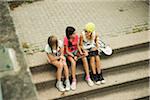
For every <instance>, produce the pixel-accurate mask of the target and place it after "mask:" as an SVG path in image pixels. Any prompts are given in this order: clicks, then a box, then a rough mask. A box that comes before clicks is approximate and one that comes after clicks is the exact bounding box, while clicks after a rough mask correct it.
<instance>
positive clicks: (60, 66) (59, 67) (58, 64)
mask: <svg viewBox="0 0 150 100" xmlns="http://www.w3.org/2000/svg"><path fill="white" fill-rule="evenodd" d="M52 64H53V65H54V66H56V67H57V72H56V79H57V80H58V81H60V80H61V76H62V70H63V63H62V62H61V61H54V62H52Z"/></svg>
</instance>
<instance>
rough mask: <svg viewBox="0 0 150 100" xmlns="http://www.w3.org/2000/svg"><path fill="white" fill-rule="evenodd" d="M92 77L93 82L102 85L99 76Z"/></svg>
mask: <svg viewBox="0 0 150 100" xmlns="http://www.w3.org/2000/svg"><path fill="white" fill-rule="evenodd" d="M92 76H93V80H94V82H95V84H96V85H99V84H100V80H99V78H98V76H97V74H93V75H92Z"/></svg>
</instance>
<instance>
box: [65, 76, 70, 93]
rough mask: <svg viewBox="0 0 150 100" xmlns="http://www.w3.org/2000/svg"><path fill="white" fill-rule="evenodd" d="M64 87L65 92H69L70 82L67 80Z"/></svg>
mask: <svg viewBox="0 0 150 100" xmlns="http://www.w3.org/2000/svg"><path fill="white" fill-rule="evenodd" d="M65 85H66V90H67V91H69V90H70V81H69V79H67V80H66V81H65Z"/></svg>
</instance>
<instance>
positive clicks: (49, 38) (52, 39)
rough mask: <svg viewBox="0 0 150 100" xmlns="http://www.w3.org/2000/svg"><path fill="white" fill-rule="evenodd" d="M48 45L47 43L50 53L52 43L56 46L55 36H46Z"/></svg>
mask: <svg viewBox="0 0 150 100" xmlns="http://www.w3.org/2000/svg"><path fill="white" fill-rule="evenodd" d="M47 42H48V45H49V47H50V48H51V51H52V53H53V48H52V46H53V45H56V48H57V47H58V40H57V38H56V37H55V36H53V35H52V36H50V37H48V41H47Z"/></svg>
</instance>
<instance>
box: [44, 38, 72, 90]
mask: <svg viewBox="0 0 150 100" xmlns="http://www.w3.org/2000/svg"><path fill="white" fill-rule="evenodd" d="M45 51H46V53H47V56H48V60H49V63H50V64H52V65H54V66H55V67H56V68H57V72H56V79H57V82H56V87H57V88H58V90H59V91H65V90H67V91H69V90H70V81H69V72H68V66H67V64H66V59H65V57H64V48H63V43H62V41H61V40H58V39H57V38H56V37H55V36H50V37H49V38H48V44H47V45H46V47H45ZM63 69H64V74H65V78H66V80H65V86H66V88H64V86H63V83H62V81H61V77H62V71H63Z"/></svg>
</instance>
